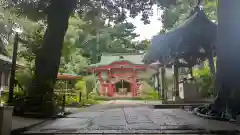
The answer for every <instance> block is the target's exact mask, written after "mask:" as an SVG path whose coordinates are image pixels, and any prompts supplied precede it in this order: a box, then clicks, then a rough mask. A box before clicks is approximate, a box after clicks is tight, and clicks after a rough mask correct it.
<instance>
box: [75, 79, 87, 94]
mask: <svg viewBox="0 0 240 135" xmlns="http://www.w3.org/2000/svg"><path fill="white" fill-rule="evenodd" d="M75 88H76V90H79V91H81V92H83V93H86V81H83V80H79V81H77V83H76V84H75Z"/></svg>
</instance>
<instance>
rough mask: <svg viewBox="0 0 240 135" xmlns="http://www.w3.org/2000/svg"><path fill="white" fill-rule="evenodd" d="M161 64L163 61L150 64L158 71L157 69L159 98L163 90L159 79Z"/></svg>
mask: <svg viewBox="0 0 240 135" xmlns="http://www.w3.org/2000/svg"><path fill="white" fill-rule="evenodd" d="M160 66H161V63H160V61H159V60H158V61H156V62H154V63H152V64H150V67H152V68H154V69H155V70H156V71H157V91H158V98H159V99H160V97H161V95H160V93H161V90H160V80H159V75H160V71H159V68H160Z"/></svg>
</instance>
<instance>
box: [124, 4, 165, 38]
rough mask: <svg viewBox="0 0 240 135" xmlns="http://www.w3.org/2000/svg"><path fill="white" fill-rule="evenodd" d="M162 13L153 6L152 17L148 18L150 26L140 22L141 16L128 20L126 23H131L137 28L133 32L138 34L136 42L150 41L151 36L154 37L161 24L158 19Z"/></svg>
mask: <svg viewBox="0 0 240 135" xmlns="http://www.w3.org/2000/svg"><path fill="white" fill-rule="evenodd" d="M161 14H162V11H161V10H158V8H157V6H156V5H154V6H153V16H151V17H150V21H151V23H150V24H147V25H144V24H143V22H142V21H141V20H140V19H141V15H139V16H137V17H136V18H134V19H133V18H128V19H127V21H128V22H131V23H133V24H134V25H135V26H136V27H137V28H136V30H135V32H136V33H137V34H140V36H139V37H138V38H136V40H144V39H151V38H152V36H154V35H156V34H157V33H158V32H160V30H161V27H162V23H161V21H160V20H158V18H160V17H161Z"/></svg>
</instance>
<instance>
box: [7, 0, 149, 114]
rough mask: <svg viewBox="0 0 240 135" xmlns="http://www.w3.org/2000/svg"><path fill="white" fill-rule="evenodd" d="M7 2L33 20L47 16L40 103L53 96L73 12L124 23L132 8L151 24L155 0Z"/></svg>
mask: <svg viewBox="0 0 240 135" xmlns="http://www.w3.org/2000/svg"><path fill="white" fill-rule="evenodd" d="M5 4H6V5H7V6H8V7H10V8H12V7H13V8H12V9H13V10H14V11H16V12H19V13H23V14H24V15H27V16H28V17H29V18H30V19H34V20H39V19H46V24H47V29H46V32H45V34H44V38H43V44H42V46H41V48H40V49H39V50H38V52H37V54H36V60H35V65H36V68H35V77H34V79H33V86H32V88H31V89H32V91H33V92H32V94H34V95H36V94H37V95H41V96H39V102H42V101H43V98H44V100H45V101H46V100H51V98H52V95H53V86H54V84H55V82H56V77H57V73H58V69H59V64H60V57H61V50H62V47H63V41H64V36H65V34H66V31H67V29H68V20H69V18H70V16H71V15H72V13H73V12H77V13H79V15H80V16H82V17H85V19H86V20H94V18H96V17H99V16H101V17H102V18H105V19H109V20H110V21H114V22H121V21H123V20H124V19H125V18H126V16H127V10H129V11H130V12H129V13H130V16H131V17H135V16H137V14H138V13H140V12H141V13H142V18H143V19H142V20H143V21H144V22H145V23H148V22H149V20H148V14H149V11H151V5H152V4H153V0H145V1H139V0H122V1H118V0H113V1H112V0H103V1H102V0H101V1H100V0H95V1H89V0H37V1H31V0H25V1H22V0H12V1H7V2H6V3H5ZM44 95H47V96H44ZM35 98H38V97H35ZM44 106H45V105H44ZM49 111H50V110H49ZM50 112H52V111H50Z"/></svg>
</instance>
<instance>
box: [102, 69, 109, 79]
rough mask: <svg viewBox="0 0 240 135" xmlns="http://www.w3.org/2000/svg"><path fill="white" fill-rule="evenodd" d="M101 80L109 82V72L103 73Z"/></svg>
mask: <svg viewBox="0 0 240 135" xmlns="http://www.w3.org/2000/svg"><path fill="white" fill-rule="evenodd" d="M101 78H102V79H103V80H104V81H106V80H108V72H107V71H104V72H102V73H101Z"/></svg>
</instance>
